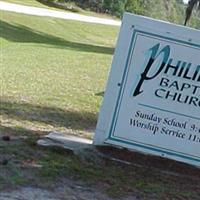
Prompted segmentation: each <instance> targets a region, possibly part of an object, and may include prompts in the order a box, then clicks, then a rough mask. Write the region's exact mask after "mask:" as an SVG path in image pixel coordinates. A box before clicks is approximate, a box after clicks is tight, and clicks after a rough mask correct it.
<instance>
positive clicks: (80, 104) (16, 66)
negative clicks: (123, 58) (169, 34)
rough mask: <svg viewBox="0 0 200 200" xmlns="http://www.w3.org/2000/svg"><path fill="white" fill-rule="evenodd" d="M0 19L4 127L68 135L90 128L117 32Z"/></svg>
mask: <svg viewBox="0 0 200 200" xmlns="http://www.w3.org/2000/svg"><path fill="white" fill-rule="evenodd" d="M2 16H3V19H2V21H1V53H2V62H1V64H2V66H1V74H0V79H1V96H2V98H1V99H2V100H1V101H2V103H1V107H2V109H3V114H5V116H4V118H6V120H5V121H6V123H8V124H13V126H16V125H17V126H23V127H24V128H27V127H31V128H34V129H35V128H36V129H40V130H41V129H47V130H49V129H50V130H62V131H69V130H71V129H72V132H75V131H76V130H84V129H90V128H94V126H95V123H96V113H97V112H98V110H99V106H100V103H101V100H102V97H101V96H98V95H96V94H98V93H99V92H102V91H103V90H104V87H105V81H106V77H107V73H108V67H109V65H110V63H111V59H112V53H113V51H114V43H115V38H116V34H117V32H118V29H117V28H115V27H109V26H107V27H106V26H101V25H92V24H84V23H79V22H72V21H64V20H58V19H53V18H42V19H41V18H40V17H30V16H25V15H18V14H13V13H6V12H3V15H2ZM11 102H12V108H11ZM13 102H15V103H13ZM10 117H11V118H12V120H10ZM77 121H79V123H77ZM46 125H48V126H47V128H46Z"/></svg>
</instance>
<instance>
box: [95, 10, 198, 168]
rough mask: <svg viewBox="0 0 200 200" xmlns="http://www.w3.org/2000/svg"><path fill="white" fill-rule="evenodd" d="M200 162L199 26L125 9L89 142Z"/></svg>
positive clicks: (189, 161) (193, 162) (194, 162)
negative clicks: (106, 82)
mask: <svg viewBox="0 0 200 200" xmlns="http://www.w3.org/2000/svg"><path fill="white" fill-rule="evenodd" d="M103 143H108V144H113V145H117V146H121V147H125V148H129V149H132V150H137V151H141V152H144V153H150V154H154V155H159V156H163V157H167V158H171V159H175V160H178V161H182V162H186V163H189V164H193V165H197V166H200V31H197V30H194V29H189V28H185V27H182V26H177V25H172V24H170V23H165V22H161V21H156V20H153V19H149V18H145V17H140V16H136V15H132V14H128V13H125V15H124V18H123V22H122V26H121V30H120V34H119V39H118V43H117V47H116V51H115V55H114V58H113V63H112V68H111V72H110V76H109V80H108V84H107V89H106V92H105V96H104V102H103V105H102V108H101V112H100V115H99V119H98V124H97V128H96V133H95V138H94V144H95V145H101V144H103Z"/></svg>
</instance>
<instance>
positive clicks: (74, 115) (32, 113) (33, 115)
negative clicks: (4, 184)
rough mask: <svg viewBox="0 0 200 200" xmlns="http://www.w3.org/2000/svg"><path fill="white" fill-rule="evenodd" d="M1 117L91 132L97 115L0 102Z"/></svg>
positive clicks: (28, 104)
mask: <svg viewBox="0 0 200 200" xmlns="http://www.w3.org/2000/svg"><path fill="white" fill-rule="evenodd" d="M0 113H1V115H5V116H8V117H9V118H13V119H16V120H26V121H31V122H40V123H44V124H46V125H52V126H53V127H65V128H68V129H74V130H89V129H90V130H91V129H93V128H94V127H95V125H96V119H97V116H96V114H95V113H90V112H86V111H74V110H64V109H61V108H54V107H45V106H40V105H33V104H30V103H18V102H10V101H6V100H2V99H1V101H0Z"/></svg>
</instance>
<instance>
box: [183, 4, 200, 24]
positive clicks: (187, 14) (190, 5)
mask: <svg viewBox="0 0 200 200" xmlns="http://www.w3.org/2000/svg"><path fill="white" fill-rule="evenodd" d="M195 7H197V8H198V9H200V0H190V1H189V2H188V7H187V9H186V17H185V23H184V25H185V26H186V25H187V22H188V20H189V19H190V17H191V15H192V11H193V9H194V8H195Z"/></svg>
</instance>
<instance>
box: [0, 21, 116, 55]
mask: <svg viewBox="0 0 200 200" xmlns="http://www.w3.org/2000/svg"><path fill="white" fill-rule="evenodd" d="M0 37H1V38H4V39H6V40H8V41H12V42H21V43H39V44H47V45H53V46H54V47H56V48H64V49H72V50H75V51H85V52H93V53H102V54H111V55H112V54H113V52H114V48H111V47H104V46H95V45H91V44H84V43H77V42H71V41H67V40H64V39H62V38H59V37H55V36H52V35H49V34H45V33H42V32H38V31H35V30H34V29H31V28H29V27H26V26H22V25H13V24H9V23H7V22H4V21H1V20H0Z"/></svg>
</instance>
